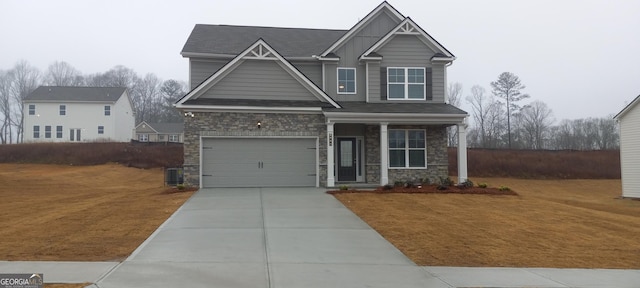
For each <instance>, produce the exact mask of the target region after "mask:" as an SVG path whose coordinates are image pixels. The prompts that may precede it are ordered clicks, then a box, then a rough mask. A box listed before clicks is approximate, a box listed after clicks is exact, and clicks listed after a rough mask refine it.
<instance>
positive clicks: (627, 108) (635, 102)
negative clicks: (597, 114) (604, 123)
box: [613, 95, 640, 121]
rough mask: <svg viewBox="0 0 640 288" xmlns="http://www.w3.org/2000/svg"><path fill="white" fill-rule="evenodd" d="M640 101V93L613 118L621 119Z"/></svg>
mask: <svg viewBox="0 0 640 288" xmlns="http://www.w3.org/2000/svg"><path fill="white" fill-rule="evenodd" d="M638 103H640V95H638V96H637V97H636V98H635V99H633V101H631V103H629V104H628V105H627V106H625V107H624V108H623V109H622V110H621V111H620V112H619V113H618V114H616V116H613V119H614V120H616V121H620V118H622V117H623V116H624V115H625V114H627V112H629V111H630V110H631V109H632V108H633V107H634V106H636V104H638Z"/></svg>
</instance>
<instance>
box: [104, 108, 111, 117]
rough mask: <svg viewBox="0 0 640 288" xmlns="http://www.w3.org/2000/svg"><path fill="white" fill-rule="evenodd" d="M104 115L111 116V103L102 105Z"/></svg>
mask: <svg viewBox="0 0 640 288" xmlns="http://www.w3.org/2000/svg"><path fill="white" fill-rule="evenodd" d="M104 116H111V105H105V106H104Z"/></svg>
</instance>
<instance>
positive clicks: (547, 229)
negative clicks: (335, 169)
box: [335, 178, 640, 269]
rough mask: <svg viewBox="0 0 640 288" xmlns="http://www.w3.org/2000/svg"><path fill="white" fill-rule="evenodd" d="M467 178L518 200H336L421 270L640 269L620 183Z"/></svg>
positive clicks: (631, 213)
mask: <svg viewBox="0 0 640 288" xmlns="http://www.w3.org/2000/svg"><path fill="white" fill-rule="evenodd" d="M472 180H473V181H475V182H476V183H480V182H486V183H488V184H489V186H492V187H499V186H508V187H510V188H512V189H513V190H515V191H516V192H518V194H519V196H490V195H459V194H372V193H360V194H358V193H349V194H338V195H335V196H336V197H337V198H338V199H339V200H340V201H341V202H342V203H344V204H345V205H346V206H347V207H348V208H350V209H351V210H352V211H354V212H355V213H356V214H358V215H359V216H360V217H361V218H362V219H363V220H365V221H366V222H367V223H369V225H371V226H372V227H373V228H374V229H376V230H377V231H378V232H379V233H380V234H382V235H383V236H384V237H385V238H386V239H387V240H389V241H390V242H391V243H393V244H394V245H395V246H396V247H398V248H399V249H400V250H401V251H402V252H403V253H405V254H406V255H407V256H408V257H409V258H411V259H412V260H413V261H414V262H416V263H417V264H418V265H433V266H484V267H504V266H510V267H558V268H569V267H573V268H633V269H639V268H640V201H633V200H629V199H626V200H623V199H619V196H620V195H621V184H620V180H619V179H618V180H519V179H508V178H472Z"/></svg>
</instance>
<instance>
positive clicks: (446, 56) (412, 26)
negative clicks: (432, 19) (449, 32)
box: [360, 17, 455, 61]
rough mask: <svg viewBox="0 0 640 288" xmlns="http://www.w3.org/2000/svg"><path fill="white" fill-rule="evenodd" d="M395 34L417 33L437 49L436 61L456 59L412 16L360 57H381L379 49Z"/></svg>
mask: <svg viewBox="0 0 640 288" xmlns="http://www.w3.org/2000/svg"><path fill="white" fill-rule="evenodd" d="M395 35H416V36H417V37H419V39H420V40H422V41H423V42H424V43H425V44H426V45H427V46H429V47H431V49H433V50H435V52H436V55H434V56H433V57H432V60H435V61H438V60H439V61H453V60H455V56H454V55H453V53H451V52H449V50H447V48H444V46H442V45H441V44H440V43H438V41H436V40H435V39H433V37H431V35H429V33H427V32H426V31H424V29H422V28H421V27H420V26H419V25H418V24H416V23H415V22H414V21H413V20H411V18H408V17H407V18H405V19H404V20H403V21H402V22H400V24H398V26H396V27H395V28H393V29H392V30H391V31H389V33H387V35H385V36H384V37H382V38H380V40H378V42H376V43H375V44H373V46H371V48H369V49H367V51H365V52H364V53H362V55H361V56H360V59H364V58H370V57H379V55H378V54H377V53H376V51H378V49H380V48H381V47H382V46H384V45H385V44H387V43H388V42H389V41H391V39H393V37H394V36H395Z"/></svg>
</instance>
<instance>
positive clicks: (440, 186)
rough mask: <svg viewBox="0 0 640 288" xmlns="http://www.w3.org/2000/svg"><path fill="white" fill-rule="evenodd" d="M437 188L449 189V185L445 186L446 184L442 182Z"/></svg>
mask: <svg viewBox="0 0 640 288" xmlns="http://www.w3.org/2000/svg"><path fill="white" fill-rule="evenodd" d="M436 189H438V190H447V189H449V186H445V185H442V184H440V185H438V186H437V187H436Z"/></svg>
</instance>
